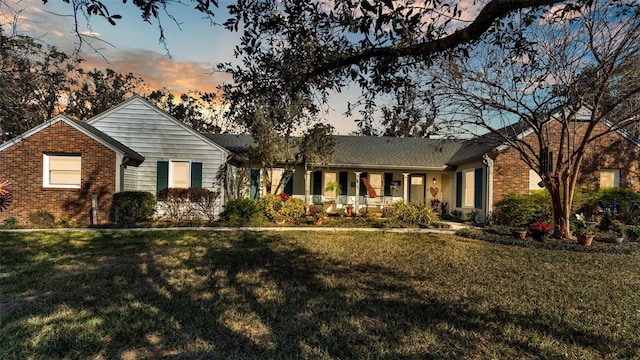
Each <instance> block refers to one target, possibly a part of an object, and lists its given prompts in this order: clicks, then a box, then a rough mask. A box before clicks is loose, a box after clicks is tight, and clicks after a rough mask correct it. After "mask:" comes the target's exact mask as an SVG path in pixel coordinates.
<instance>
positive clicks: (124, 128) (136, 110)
mask: <svg viewBox="0 0 640 360" xmlns="http://www.w3.org/2000/svg"><path fill="white" fill-rule="evenodd" d="M89 122H90V123H91V125H93V126H94V127H96V128H98V129H99V130H101V131H103V132H105V133H106V134H108V135H109V136H111V137H113V138H114V139H116V140H118V141H120V142H121V143H123V144H125V145H127V146H128V147H130V148H131V149H133V150H135V151H136V152H138V153H140V154H141V155H143V156H144V157H145V160H144V162H143V163H142V164H141V165H140V166H139V167H138V168H137V169H135V170H130V169H127V170H126V172H125V188H126V189H127V190H138V191H148V192H151V193H153V194H155V193H156V192H157V189H156V181H157V174H156V173H157V162H158V161H169V160H188V161H191V162H201V163H202V186H203V187H205V188H207V189H210V190H214V189H216V188H217V186H216V184H215V178H216V174H217V171H218V169H219V167H220V165H221V164H222V161H224V160H225V159H226V153H225V152H224V151H223V150H222V148H220V147H217V146H215V145H213V144H212V143H210V142H209V141H206V140H204V139H203V138H202V137H200V136H198V135H196V134H194V133H193V132H192V131H190V130H188V129H185V127H183V126H182V125H180V124H177V123H176V122H175V121H173V120H171V119H169V118H168V117H167V116H166V115H165V114H163V113H161V112H159V111H157V110H156V109H155V108H153V106H152V105H150V104H148V103H146V102H145V101H143V100H141V99H135V98H134V99H132V100H130V101H128V102H125V103H124V104H123V105H122V106H120V107H116V108H115V110H113V111H110V112H107V113H105V114H103V115H99V116H98V117H96V118H94V119H92V120H90V121H89Z"/></svg>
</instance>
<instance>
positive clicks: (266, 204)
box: [258, 194, 282, 221]
mask: <svg viewBox="0 0 640 360" xmlns="http://www.w3.org/2000/svg"><path fill="white" fill-rule="evenodd" d="M281 202H282V200H281V199H280V196H278V195H274V194H267V195H265V196H263V197H261V198H260V199H258V206H259V207H260V209H262V211H264V215H265V216H266V217H267V219H269V220H271V221H277V220H278V215H280V208H281V207H282V204H281Z"/></svg>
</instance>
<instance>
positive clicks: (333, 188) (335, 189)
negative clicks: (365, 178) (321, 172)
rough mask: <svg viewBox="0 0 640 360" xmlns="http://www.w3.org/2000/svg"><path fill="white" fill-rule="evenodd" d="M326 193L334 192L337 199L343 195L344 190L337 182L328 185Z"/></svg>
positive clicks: (325, 189)
mask: <svg viewBox="0 0 640 360" xmlns="http://www.w3.org/2000/svg"><path fill="white" fill-rule="evenodd" d="M324 191H333V192H335V194H336V198H338V196H340V195H341V194H342V188H341V187H340V184H338V182H337V181H330V182H328V183H327V186H326V187H325V188H324Z"/></svg>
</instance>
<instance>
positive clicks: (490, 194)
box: [482, 154, 493, 220]
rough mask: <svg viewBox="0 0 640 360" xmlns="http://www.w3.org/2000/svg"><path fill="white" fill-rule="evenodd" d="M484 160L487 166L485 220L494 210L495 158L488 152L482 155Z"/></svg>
mask: <svg viewBox="0 0 640 360" xmlns="http://www.w3.org/2000/svg"><path fill="white" fill-rule="evenodd" d="M482 162H483V163H484V165H486V167H487V191H486V193H487V200H486V202H485V204H486V206H485V209H484V214H485V217H484V218H485V220H486V219H487V217H488V216H489V214H490V213H491V212H492V211H493V159H492V158H490V157H489V156H487V155H486V154H485V155H483V156H482Z"/></svg>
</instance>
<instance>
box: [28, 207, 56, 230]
mask: <svg viewBox="0 0 640 360" xmlns="http://www.w3.org/2000/svg"><path fill="white" fill-rule="evenodd" d="M27 218H28V219H29V222H30V223H31V224H32V225H36V226H53V224H54V223H55V221H56V217H55V216H53V214H52V213H50V212H48V211H47V210H43V209H39V210H36V211H34V212H32V213H29V214H28V215H27Z"/></svg>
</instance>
